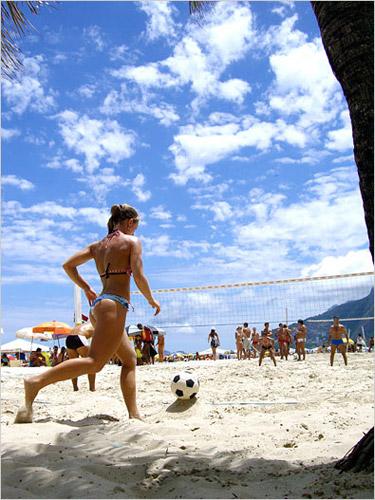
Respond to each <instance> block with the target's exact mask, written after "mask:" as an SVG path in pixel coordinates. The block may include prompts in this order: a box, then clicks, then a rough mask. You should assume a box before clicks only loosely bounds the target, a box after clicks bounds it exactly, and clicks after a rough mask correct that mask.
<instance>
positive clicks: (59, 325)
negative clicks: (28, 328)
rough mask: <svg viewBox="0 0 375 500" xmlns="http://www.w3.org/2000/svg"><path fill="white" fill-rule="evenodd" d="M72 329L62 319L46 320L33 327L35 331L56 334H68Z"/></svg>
mask: <svg viewBox="0 0 375 500" xmlns="http://www.w3.org/2000/svg"><path fill="white" fill-rule="evenodd" d="M71 331H72V328H71V327H70V326H69V325H68V324H67V323H63V322H62V321H55V320H53V321H46V322H45V323H40V324H39V325H37V326H34V327H33V333H45V332H50V333H52V334H53V335H54V336H67V335H69V334H70V332H71Z"/></svg>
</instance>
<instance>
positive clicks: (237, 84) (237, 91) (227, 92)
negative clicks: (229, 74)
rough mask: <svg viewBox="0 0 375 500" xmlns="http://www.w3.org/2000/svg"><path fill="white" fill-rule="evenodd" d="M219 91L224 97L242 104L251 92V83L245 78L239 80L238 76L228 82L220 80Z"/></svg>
mask: <svg viewBox="0 0 375 500" xmlns="http://www.w3.org/2000/svg"><path fill="white" fill-rule="evenodd" d="M218 89H219V93H220V95H221V96H222V97H224V99H227V100H228V101H233V102H237V103H239V104H242V102H243V100H244V97H245V95H246V94H247V93H248V92H250V90H251V88H250V85H249V84H248V83H247V82H245V81H244V80H239V79H238V78H232V79H231V80H227V81H226V82H220V83H219V84H218Z"/></svg>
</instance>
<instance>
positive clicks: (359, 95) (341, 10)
mask: <svg viewBox="0 0 375 500" xmlns="http://www.w3.org/2000/svg"><path fill="white" fill-rule="evenodd" d="M311 4H312V8H313V10H314V13H315V16H316V18H317V21H318V24H319V28H320V32H321V36H322V41H323V46H324V49H325V51H326V54H327V56H328V60H329V63H330V65H331V68H332V70H333V73H334V75H335V77H336V78H337V80H338V81H339V83H340V84H341V87H342V89H343V92H344V95H345V97H346V100H347V103H348V107H349V113H350V119H351V123H352V133H353V144H354V158H355V162H356V164H357V169H358V175H359V186H360V191H361V195H362V201H363V208H364V213H365V221H366V226H367V233H368V237H369V248H370V252H371V255H372V260H374V4H373V2H343V1H337V2H311Z"/></svg>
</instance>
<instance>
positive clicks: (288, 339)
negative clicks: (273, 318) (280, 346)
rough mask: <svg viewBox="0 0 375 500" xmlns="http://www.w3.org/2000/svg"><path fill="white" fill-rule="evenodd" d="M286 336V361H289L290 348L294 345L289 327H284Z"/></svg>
mask: <svg viewBox="0 0 375 500" xmlns="http://www.w3.org/2000/svg"><path fill="white" fill-rule="evenodd" d="M283 328H284V335H285V339H286V359H288V356H289V351H290V346H291V345H292V344H293V338H292V331H291V329H290V328H288V325H285V324H284V325H283Z"/></svg>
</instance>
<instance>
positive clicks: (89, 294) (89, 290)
mask: <svg viewBox="0 0 375 500" xmlns="http://www.w3.org/2000/svg"><path fill="white" fill-rule="evenodd" d="M84 292H85V295H86V297H87V300H88V301H89V304H90V306H91V305H92V303H93V301H94V300H95V299H96V298H97V296H98V295H97V293H96V292H95V290H93V289H92V288H91V287H89V288H87V289H86V290H84Z"/></svg>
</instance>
